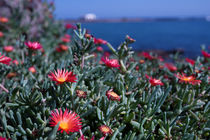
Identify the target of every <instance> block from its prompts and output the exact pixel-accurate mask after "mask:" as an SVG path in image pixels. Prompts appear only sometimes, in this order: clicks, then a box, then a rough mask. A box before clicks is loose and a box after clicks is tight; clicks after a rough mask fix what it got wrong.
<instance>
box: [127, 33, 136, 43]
mask: <svg viewBox="0 0 210 140" xmlns="http://www.w3.org/2000/svg"><path fill="white" fill-rule="evenodd" d="M126 40H127V41H128V42H129V43H133V42H135V41H136V40H135V39H133V38H131V37H130V36H128V35H127V36H126Z"/></svg>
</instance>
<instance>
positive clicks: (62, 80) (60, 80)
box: [57, 77, 66, 83]
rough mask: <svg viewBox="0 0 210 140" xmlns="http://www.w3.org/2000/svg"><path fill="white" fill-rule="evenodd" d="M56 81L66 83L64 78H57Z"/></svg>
mask: <svg viewBox="0 0 210 140" xmlns="http://www.w3.org/2000/svg"><path fill="white" fill-rule="evenodd" d="M57 80H58V82H61V83H63V82H65V81H66V77H59V78H57Z"/></svg>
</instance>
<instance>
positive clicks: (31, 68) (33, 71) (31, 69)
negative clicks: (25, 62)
mask: <svg viewBox="0 0 210 140" xmlns="http://www.w3.org/2000/svg"><path fill="white" fill-rule="evenodd" d="M28 70H29V71H30V72H31V73H36V69H35V67H34V66H32V67H30V68H28Z"/></svg>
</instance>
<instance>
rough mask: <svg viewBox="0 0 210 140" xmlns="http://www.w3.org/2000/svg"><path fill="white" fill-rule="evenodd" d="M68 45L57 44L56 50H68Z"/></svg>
mask: <svg viewBox="0 0 210 140" xmlns="http://www.w3.org/2000/svg"><path fill="white" fill-rule="evenodd" d="M68 49H69V47H68V46H66V45H59V47H57V48H56V51H57V52H64V51H68Z"/></svg>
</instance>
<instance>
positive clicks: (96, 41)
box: [93, 38, 107, 45]
mask: <svg viewBox="0 0 210 140" xmlns="http://www.w3.org/2000/svg"><path fill="white" fill-rule="evenodd" d="M93 41H94V43H95V44H104V45H106V44H107V41H106V40H103V39H101V38H93Z"/></svg>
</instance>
